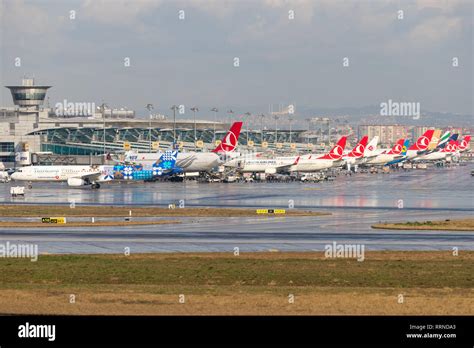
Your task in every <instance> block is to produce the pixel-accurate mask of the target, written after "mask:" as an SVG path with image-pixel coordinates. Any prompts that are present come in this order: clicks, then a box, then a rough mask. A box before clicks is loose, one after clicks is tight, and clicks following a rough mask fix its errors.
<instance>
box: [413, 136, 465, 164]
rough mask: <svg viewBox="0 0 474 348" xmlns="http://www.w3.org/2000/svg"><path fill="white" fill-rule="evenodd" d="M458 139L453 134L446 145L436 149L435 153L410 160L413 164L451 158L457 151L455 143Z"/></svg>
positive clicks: (428, 153)
mask: <svg viewBox="0 0 474 348" xmlns="http://www.w3.org/2000/svg"><path fill="white" fill-rule="evenodd" d="M457 139H458V134H453V135H451V136H450V137H449V139H448V143H447V144H446V143H445V144H444V145H446V146H443V147H442V148H440V147H437V148H436V151H431V152H427V153H424V154H421V155H419V156H416V157H414V158H412V161H414V162H420V161H441V160H444V159H446V158H447V157H448V156H451V155H452V154H453V153H454V152H455V150H456V149H457V145H456V141H457Z"/></svg>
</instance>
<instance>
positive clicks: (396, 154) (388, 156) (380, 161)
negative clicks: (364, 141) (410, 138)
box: [365, 138, 405, 165]
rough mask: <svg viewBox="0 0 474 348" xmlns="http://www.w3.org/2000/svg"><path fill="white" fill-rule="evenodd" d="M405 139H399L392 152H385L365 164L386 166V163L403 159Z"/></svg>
mask: <svg viewBox="0 0 474 348" xmlns="http://www.w3.org/2000/svg"><path fill="white" fill-rule="evenodd" d="M404 142H405V139H403V138H402V139H399V140H398V141H397V142H396V144H395V145H394V146H393V147H392V148H391V149H390V150H384V151H383V152H382V153H380V154H378V155H377V156H375V157H373V158H371V159H369V160H368V161H367V162H365V164H367V165H384V164H385V163H388V162H391V161H393V160H395V159H397V158H401V157H403V155H401V153H402V150H403V143H404Z"/></svg>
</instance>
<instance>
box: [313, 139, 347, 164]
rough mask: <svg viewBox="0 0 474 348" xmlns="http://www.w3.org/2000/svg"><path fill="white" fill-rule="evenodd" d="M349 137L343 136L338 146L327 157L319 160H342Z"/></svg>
mask: <svg viewBox="0 0 474 348" xmlns="http://www.w3.org/2000/svg"><path fill="white" fill-rule="evenodd" d="M346 141H347V137H346V136H343V137H341V139H339V141H338V142H337V144H336V145H335V146H334V147H333V148H332V149H331V151H329V152H328V153H327V154H326V155H324V156H321V157H318V158H319V159H329V160H340V159H341V158H342V153H343V152H344V148H345V147H346Z"/></svg>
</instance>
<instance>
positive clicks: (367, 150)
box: [364, 135, 379, 157]
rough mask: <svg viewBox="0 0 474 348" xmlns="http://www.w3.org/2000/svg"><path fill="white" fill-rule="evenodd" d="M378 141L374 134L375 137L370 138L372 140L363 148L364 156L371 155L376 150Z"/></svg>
mask: <svg viewBox="0 0 474 348" xmlns="http://www.w3.org/2000/svg"><path fill="white" fill-rule="evenodd" d="M378 142H379V137H378V135H376V136H375V137H373V138H372V140H371V141H370V142H369V144H368V145H367V147H366V148H365V153H364V155H365V157H368V156H373V155H374V153H375V151H376V150H377V144H378Z"/></svg>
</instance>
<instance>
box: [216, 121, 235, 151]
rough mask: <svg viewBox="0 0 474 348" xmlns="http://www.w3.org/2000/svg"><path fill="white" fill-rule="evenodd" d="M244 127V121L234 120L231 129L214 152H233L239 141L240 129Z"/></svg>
mask: <svg viewBox="0 0 474 348" xmlns="http://www.w3.org/2000/svg"><path fill="white" fill-rule="evenodd" d="M241 129H242V122H240V121H239V122H234V123H233V124H232V127H230V130H229V131H228V132H227V134H226V135H225V136H224V138H223V139H222V141H221V143H220V144H219V145H218V146H217V147H216V148H215V149H214V150H212V152H215V153H229V152H233V151H234V150H235V148H236V147H237V144H238V142H239V135H240V130H241Z"/></svg>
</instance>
